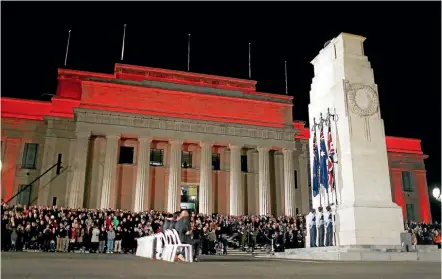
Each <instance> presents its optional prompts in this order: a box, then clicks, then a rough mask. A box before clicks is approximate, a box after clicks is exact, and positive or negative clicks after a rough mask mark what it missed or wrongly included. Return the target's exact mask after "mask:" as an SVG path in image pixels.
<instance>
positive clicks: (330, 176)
mask: <svg viewBox="0 0 442 279" xmlns="http://www.w3.org/2000/svg"><path fill="white" fill-rule="evenodd" d="M327 150H328V162H327V163H328V167H327V170H328V185H330V190H331V191H333V188H334V181H333V180H334V177H333V167H334V157H335V147H334V145H333V139H332V133H331V127H330V125H329V126H328V141H327Z"/></svg>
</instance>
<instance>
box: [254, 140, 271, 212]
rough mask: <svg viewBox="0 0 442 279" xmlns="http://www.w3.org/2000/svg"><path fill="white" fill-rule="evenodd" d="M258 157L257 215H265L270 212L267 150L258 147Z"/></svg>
mask: <svg viewBox="0 0 442 279" xmlns="http://www.w3.org/2000/svg"><path fill="white" fill-rule="evenodd" d="M257 149H258V157H259V173H258V177H259V186H258V206H259V209H258V214H259V215H267V214H269V213H271V212H270V199H269V196H270V175H269V171H270V166H269V148H267V147H258V148H257Z"/></svg>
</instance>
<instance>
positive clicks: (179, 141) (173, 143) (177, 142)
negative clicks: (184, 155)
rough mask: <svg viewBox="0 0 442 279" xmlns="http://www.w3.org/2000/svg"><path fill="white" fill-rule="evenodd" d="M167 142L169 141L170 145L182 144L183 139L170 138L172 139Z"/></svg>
mask: <svg viewBox="0 0 442 279" xmlns="http://www.w3.org/2000/svg"><path fill="white" fill-rule="evenodd" d="M169 143H170V144H171V145H182V144H183V141H182V140H176V139H172V140H169Z"/></svg>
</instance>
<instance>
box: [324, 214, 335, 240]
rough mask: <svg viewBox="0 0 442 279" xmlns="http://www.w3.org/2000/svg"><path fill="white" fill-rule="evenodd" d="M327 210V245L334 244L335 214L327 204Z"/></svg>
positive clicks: (325, 218) (325, 221)
mask: <svg viewBox="0 0 442 279" xmlns="http://www.w3.org/2000/svg"><path fill="white" fill-rule="evenodd" d="M325 210H327V212H325V213H324V223H325V230H326V236H325V246H332V245H333V214H332V212H331V207H330V206H327V207H326V208H325Z"/></svg>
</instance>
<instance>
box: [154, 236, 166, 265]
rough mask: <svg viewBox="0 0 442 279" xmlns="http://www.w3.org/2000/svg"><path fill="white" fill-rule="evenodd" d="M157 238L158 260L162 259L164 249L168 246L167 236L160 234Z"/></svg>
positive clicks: (156, 256)
mask: <svg viewBox="0 0 442 279" xmlns="http://www.w3.org/2000/svg"><path fill="white" fill-rule="evenodd" d="M155 238H156V242H157V243H156V251H155V258H156V259H162V257H163V252H164V247H165V245H166V243H167V242H166V236H165V235H164V233H162V232H160V233H157V234H156V235H155Z"/></svg>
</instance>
